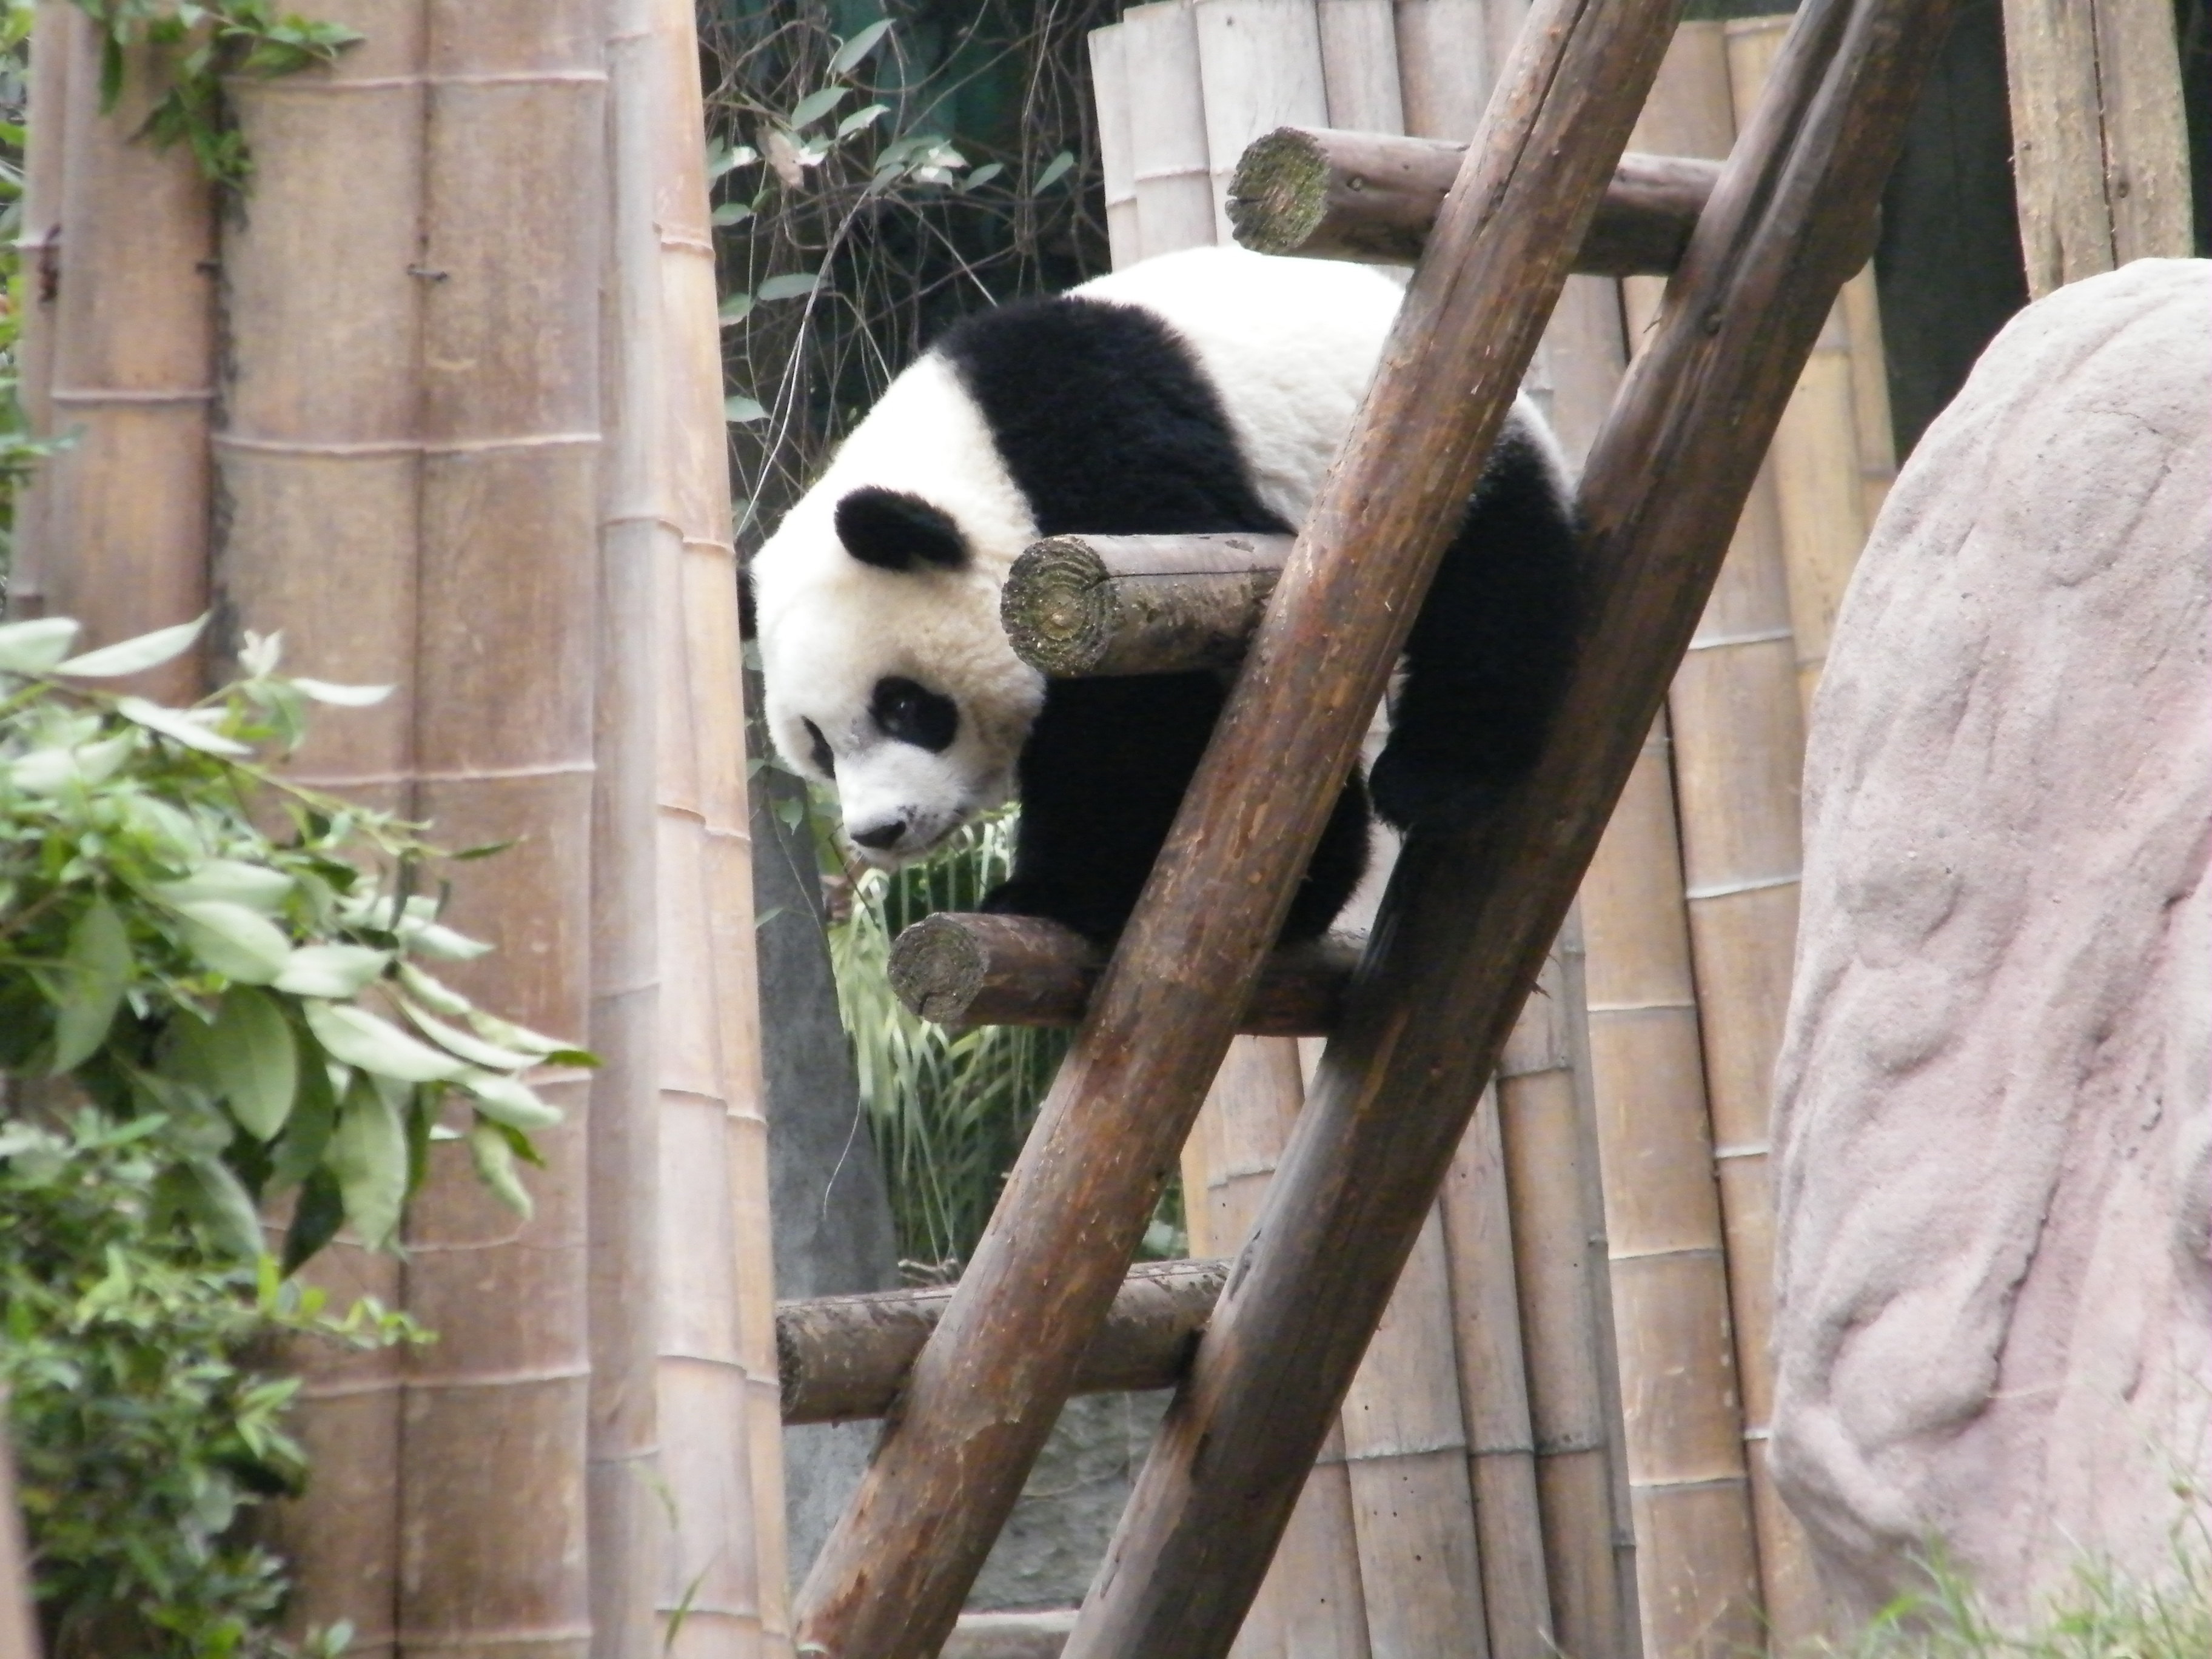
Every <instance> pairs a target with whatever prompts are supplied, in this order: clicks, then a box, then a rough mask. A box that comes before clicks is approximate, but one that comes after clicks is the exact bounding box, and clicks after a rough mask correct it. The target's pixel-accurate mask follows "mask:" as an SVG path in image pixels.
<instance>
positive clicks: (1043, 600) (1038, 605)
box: [999, 536, 1115, 678]
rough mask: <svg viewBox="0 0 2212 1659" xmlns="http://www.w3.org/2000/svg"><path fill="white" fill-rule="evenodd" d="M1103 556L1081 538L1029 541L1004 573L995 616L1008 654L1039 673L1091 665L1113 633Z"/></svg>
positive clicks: (1078, 671) (1066, 672) (1063, 673)
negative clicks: (1003, 632)
mask: <svg viewBox="0 0 2212 1659" xmlns="http://www.w3.org/2000/svg"><path fill="white" fill-rule="evenodd" d="M1107 575H1108V572H1107V568H1106V564H1105V562H1104V561H1103V559H1101V558H1100V557H1099V556H1098V555H1097V553H1095V552H1093V551H1092V550H1091V548H1090V547H1089V546H1087V545H1086V544H1085V543H1083V542H1082V541H1079V540H1078V539H1077V538H1073V537H1071V536H1054V537H1049V538H1047V539H1045V540H1043V541H1041V542H1036V543H1034V544H1031V545H1030V547H1029V549H1028V550H1026V551H1024V553H1023V555H1022V556H1021V557H1020V558H1018V559H1017V560H1015V561H1014V565H1013V568H1012V570H1011V571H1009V572H1008V573H1007V576H1006V586H1005V587H1004V589H1002V590H1001V592H1000V598H999V620H1000V624H1001V625H1002V626H1003V627H1004V628H1005V629H1006V638H1007V640H1008V641H1010V642H1011V643H1012V646H1013V647H1014V654H1015V655H1016V656H1018V657H1019V658H1021V659H1022V660H1023V661H1024V662H1026V663H1028V664H1030V666H1032V667H1034V668H1036V670H1038V671H1040V672H1041V673H1045V674H1051V675H1056V676H1060V677H1062V678H1075V677H1077V676H1079V675H1083V674H1087V673H1090V672H1091V671H1093V670H1095V669H1096V668H1097V665H1098V661H1099V659H1100V658H1101V657H1102V656H1103V654H1104V653H1105V651H1106V648H1107V646H1108V645H1109V642H1110V641H1111V638H1112V633H1113V616H1114V610H1115V606H1114V604H1113V599H1112V595H1111V592H1110V591H1109V589H1108V588H1107V586H1106V580H1107Z"/></svg>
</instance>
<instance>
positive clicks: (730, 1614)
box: [654, 0, 790, 1659]
mask: <svg viewBox="0 0 2212 1659" xmlns="http://www.w3.org/2000/svg"><path fill="white" fill-rule="evenodd" d="M654 3H655V8H656V9H655V14H654V15H655V16H656V18H657V19H658V28H657V31H656V35H657V39H658V40H659V43H660V46H661V49H662V51H663V52H664V53H665V58H664V66H663V70H662V85H663V87H664V88H665V91H666V97H667V112H666V118H665V121H664V123H663V125H662V126H661V129H660V131H661V137H662V141H663V144H664V148H663V149H662V152H661V155H660V160H659V179H660V181H661V194H660V197H659V205H658V209H657V222H658V223H659V230H660V250H661V276H662V284H663V286H662V314H663V317H664V319H665V327H666V329H667V331H668V346H669V354H670V359H669V360H670V362H671V385H670V387H669V392H670V403H671V437H672V441H673V446H674V447H673V450H672V453H671V457H670V466H671V486H672V493H673V502H674V507H675V519H676V524H677V527H678V530H679V532H680V534H681V541H680V544H673V543H664V544H663V552H662V556H663V560H664V562H663V563H662V565H661V567H660V569H659V580H658V582H657V584H656V598H657V603H658V605H659V635H658V637H659V639H660V640H661V641H665V650H664V651H663V653H662V663H661V679H660V684H659V732H660V738H659V746H658V747H659V758H658V762H657V769H658V772H659V780H660V781H659V789H658V794H657V799H658V817H659V855H660V867H661V879H660V926H661V938H662V954H661V984H662V997H661V1007H662V1022H661V1032H660V1043H661V1073H660V1079H659V1082H660V1102H661V1104H660V1131H661V1162H660V1190H661V1206H660V1218H661V1232H660V1282H661V1295H660V1308H659V1316H660V1322H661V1338H660V1340H661V1349H660V1352H661V1361H660V1371H659V1412H660V1439H661V1445H662V1449H663V1455H662V1464H661V1474H662V1479H663V1480H664V1481H665V1489H666V1491H667V1492H668V1494H669V1498H670V1500H671V1519H672V1523H673V1529H674V1536H673V1538H671V1539H670V1540H669V1541H667V1543H666V1544H665V1546H664V1547H663V1576H662V1577H661V1580H660V1583H659V1586H658V1590H657V1594H658V1595H659V1608H660V1613H661V1618H662V1622H663V1632H664V1638H665V1639H666V1640H668V1641H669V1642H670V1643H671V1646H672V1650H673V1652H675V1653H676V1654H677V1655H678V1656H692V1655H696V1656H710V1655H711V1656H723V1655H728V1656H747V1659H750V1656H751V1655H753V1654H755V1653H756V1652H757V1653H761V1654H765V1655H769V1656H774V1655H778V1654H786V1653H788V1652H789V1650H790V1634H789V1610H788V1606H787V1601H788V1590H787V1567H786V1563H785V1556H784V1534H783V1474H782V1469H783V1463H782V1413H781V1401H780V1389H779V1385H778V1380H777V1371H776V1361H775V1280H774V1277H773V1273H772V1270H771V1263H770V1246H769V1221H768V1156H767V1124H766V1121H765V1118H764V1117H763V1111H762V1100H763V1092H762V1091H763V1085H762V1077H761V1054H760V1032H759V1000H758V987H757V984H756V982H755V975H756V962H755V957H754V949H753V940H754V916H753V908H752V891H753V888H752V878H751V843H750V836H749V829H748V823H749V819H748V814H747V802H746V791H745V757H744V708H743V705H742V702H741V696H742V693H741V690H740V666H739V659H740V649H739V645H738V605H737V599H738V592H737V574H738V573H737V562H736V555H735V551H734V549H733V548H732V544H731V539H730V536H731V531H730V523H731V520H730V493H729V466H728V458H727V450H726V438H725V435H724V428H723V424H722V418H721V402H722V388H721V358H720V343H719V342H720V328H719V325H718V323H717V321H716V319H715V315H714V312H715V305H716V298H715V292H714V247H713V241H712V238H711V234H710V232H709V229H708V202H707V185H706V177H705V172H704V164H703V161H702V144H701V142H700V134H701V133H702V131H705V122H704V117H703V113H702V100H701V91H700V84H699V68H698V53H697V50H696V40H695V39H694V36H693V27H694V26H693V23H692V20H691V15H690V6H689V5H688V4H687V3H686V0H654ZM679 547H680V550H679Z"/></svg>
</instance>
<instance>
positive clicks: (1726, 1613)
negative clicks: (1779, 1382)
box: [1583, 22, 1788, 1659]
mask: <svg viewBox="0 0 2212 1659" xmlns="http://www.w3.org/2000/svg"><path fill="white" fill-rule="evenodd" d="M1734 139H1735V121H1734V119H1733V117H1732V114H1731V106H1730V104H1729V83H1728V60H1727V52H1726V47H1725V44H1724V41H1723V35H1722V32H1721V28H1720V26H1719V25H1718V24H1717V23H1704V22H1694V23H1685V24H1683V25H1682V26H1681V27H1680V28H1679V29H1677V30H1676V32H1675V35H1674V42H1673V44H1672V45H1671V46H1669V47H1668V53H1667V60H1666V62H1665V64H1662V67H1661V69H1660V71H1659V78H1658V80H1657V82H1656V84H1655V85H1654V86H1653V88H1652V93H1651V97H1650V100H1649V101H1648V102H1647V103H1646V104H1645V105H1644V113H1643V115H1642V117H1641V118H1639V119H1638V125H1637V131H1636V134H1635V137H1634V139H1633V140H1632V142H1636V143H1644V144H1647V145H1650V146H1653V147H1656V148H1662V149H1666V150H1667V151H1668V152H1669V153H1670V154H1677V155H1706V156H1723V155H1727V154H1728V151H1729V147H1730V145H1731V143H1733V142H1734ZM1623 286H1624V288H1625V289H1626V290H1627V293H1626V295H1625V298H1626V301H1628V303H1629V305H1630V307H1631V310H1632V320H1633V322H1634V323H1635V324H1636V325H1637V326H1636V327H1635V328H1634V329H1633V330H1632V332H1633V333H1634V334H1636V335H1637V336H1638V337H1640V336H1641V335H1642V333H1643V331H1644V330H1643V327H1642V326H1641V325H1643V324H1644V323H1646V322H1648V321H1649V320H1650V318H1651V316H1652V314H1653V313H1656V309H1657V304H1658V299H1659V293H1658V289H1659V286H1660V285H1659V284H1658V283H1642V282H1631V283H1625V284H1624V285H1623ZM1771 490H1772V487H1771V482H1770V481H1769V479H1768V478H1767V476H1766V474H1765V472H1764V471H1762V472H1761V474H1760V476H1759V479H1758V480H1757V481H1756V482H1755V483H1753V487H1752V490H1751V493H1750V498H1749V502H1748V504H1747V507H1746V508H1745V511H1744V513H1743V515H1742V518H1741V520H1739V522H1738V525H1737V529H1736V533H1735V540H1734V541H1733V542H1732V543H1731V545H1730V550H1729V556H1728V559H1727V561H1726V562H1724V563H1723V567H1722V574H1721V576H1720V578H1719V579H1718V583H1717V587H1719V588H1725V587H1727V586H1729V583H1730V581H1731V580H1732V575H1731V573H1732V572H1734V571H1735V570H1736V569H1738V568H1741V566H1742V564H1743V562H1744V561H1745V559H1746V558H1747V556H1749V557H1751V558H1753V560H1754V561H1755V562H1761V563H1760V568H1765V565H1766V564H1770V563H1771V562H1772V558H1773V554H1774V546H1773V542H1772V539H1771V526H1772V522H1773V505H1772V493H1771ZM1762 532H1767V533H1765V535H1764V537H1762ZM1711 614H1712V613H1711V610H1710V608H1709V610H1708V612H1707V617H1708V620H1707V621H1706V622H1705V623H1701V624H1700V629H1701V632H1709V631H1711V622H1710V618H1711ZM1782 649H1783V653H1784V659H1785V661H1786V659H1787V655H1788V647H1787V644H1786V641H1785V642H1784V646H1783V647H1782ZM1693 650H1694V647H1693ZM1679 675H1680V671H1678V678H1679ZM1669 757H1670V743H1669V731H1668V724H1667V717H1666V716H1665V714H1662V715H1661V716H1660V717H1659V719H1658V720H1657V721H1656V723H1655V724H1654V726H1653V728H1652V731H1651V734H1650V738H1649V740H1648V741H1647V743H1646V744H1645V745H1644V750H1643V751H1642V752H1641V754H1640V755H1639V756H1638V759H1637V762H1636V764H1635V768H1634V769H1633V771H1632V773H1631V774H1630V776H1629V781H1628V785H1627V787H1626V789H1625V790H1624V792H1623V794H1622V798H1621V801H1620V805H1618V806H1617V807H1615V808H1614V811H1613V817H1612V819H1611V821H1610V822H1609V823H1607V827H1606V832H1605V836H1604V839H1603V840H1602V841H1601V842H1600V843H1599V846H1598V851H1597V855H1596V857H1595V859H1593V860H1591V864H1590V872H1589V877H1588V878H1586V879H1585V880H1584V882H1583V916H1584V920H1585V923H1586V925H1587V927H1588V932H1589V956H1588V958H1587V962H1588V975H1589V1040H1590V1047H1591V1050H1592V1055H1593V1068H1592V1070H1593V1076H1592V1081H1593V1085H1594V1087H1595V1091H1596V1095H1597V1099H1598V1105H1599V1111H1600V1123H1601V1138H1602V1145H1603V1149H1604V1158H1603V1168H1604V1172H1605V1177H1606V1182H1605V1186H1606V1213H1607V1236H1608V1237H1609V1238H1610V1240H1611V1247H1612V1252H1613V1261H1612V1275H1611V1276H1612V1282H1613V1297H1614V1316H1615V1326H1616V1328H1617V1330H1618V1332H1619V1335H1620V1363H1621V1370H1622V1395H1623V1398H1624V1401H1625V1403H1626V1419H1627V1449H1628V1455H1629V1479H1630V1490H1631V1495H1632V1501H1633V1504H1634V1506H1635V1511H1636V1531H1637V1544H1638V1562H1639V1564H1640V1571H1639V1574H1638V1592H1639V1600H1640V1602H1641V1607H1642V1614H1643V1621H1644V1645H1645V1647H1646V1649H1647V1650H1649V1651H1650V1653H1651V1654H1652V1656H1653V1659H1693V1656H1694V1659H1728V1656H1733V1655H1735V1654H1738V1653H1741V1652H1744V1651H1747V1650H1753V1649H1755V1648H1757V1647H1758V1646H1759V1645H1760V1642H1761V1637H1762V1632H1761V1628H1760V1626H1759V1613H1758V1596H1759V1564H1758V1559H1757V1555H1756V1549H1755V1543H1754V1536H1753V1526H1752V1509H1751V1495H1750V1491H1749V1484H1748V1482H1749V1477H1748V1475H1747V1472H1746V1469H1745V1467H1744V1449H1743V1443H1742V1429H1743V1424H1742V1417H1741V1410H1740V1408H1739V1401H1740V1398H1741V1395H1740V1380H1739V1378H1738V1377H1737V1375H1736V1359H1735V1350H1734V1347H1733V1345H1732V1343H1731V1340H1730V1335H1731V1327H1730V1319H1729V1275H1728V1266H1727V1260H1726V1256H1725V1255H1724V1251H1723V1231H1722V1225H1721V1212H1720V1201H1719V1194H1718V1192H1717V1188H1716V1185H1715V1176H1714V1170H1713V1163H1712V1137H1711V1127H1710V1124H1709V1122H1708V1118H1707V1109H1706V1099H1705V1073H1704V1065H1703V1057H1702V1054H1701V1051H1700V1048H1699V1015H1698V1000H1697V988H1696V985H1695V982H1694V981H1693V977H1692V966H1691V951H1690V939H1689V929H1688V923H1687V917H1686V914H1685V911H1684V908H1683V903H1682V901H1681V898H1680V894H1681V891H1682V874H1681V854H1680V847H1679V844H1678V842H1677V837H1676V829H1675V805H1674V784H1673V779H1672V776H1671V773H1670V768H1669V764H1668V762H1669Z"/></svg>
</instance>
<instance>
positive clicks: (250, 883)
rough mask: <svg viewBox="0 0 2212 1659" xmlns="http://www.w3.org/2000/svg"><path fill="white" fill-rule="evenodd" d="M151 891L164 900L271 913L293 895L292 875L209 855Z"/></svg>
mask: <svg viewBox="0 0 2212 1659" xmlns="http://www.w3.org/2000/svg"><path fill="white" fill-rule="evenodd" d="M153 892H154V895H155V897H157V898H159V899H161V901H162V902H164V903H167V904H173V905H185V904H196V903H198V902H202V901H204V900H213V901H215V902H218V903H222V904H237V905H243V906H244V907H245V908H246V909H249V910H252V911H255V912H258V914H260V915H274V914H275V913H276V910H277V909H278V908H279V907H281V906H282V905H283V902H284V901H285V900H286V899H288V898H289V897H290V896H292V878H291V877H289V876H288V875H286V874H285V873H284V872H283V871H282V870H271V869H270V868H268V867H267V866H265V865H259V864H244V863H240V861H239V860H236V859H210V860H208V861H207V862H206V863H205V864H203V865H201V866H199V867H198V868H197V869H196V870H194V871H193V872H191V874H190V875H188V876H184V877H181V878H179V879H178V880H175V881H162V882H156V883H155V884H154V887H153Z"/></svg>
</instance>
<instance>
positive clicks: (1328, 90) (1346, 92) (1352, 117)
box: [1315, 0, 1406, 132]
mask: <svg viewBox="0 0 2212 1659" xmlns="http://www.w3.org/2000/svg"><path fill="white" fill-rule="evenodd" d="M1315 14H1316V22H1317V24H1318V27H1319V29H1320V33H1321V71H1322V92H1323V94H1325V96H1326V99H1327V101H1328V125H1331V126H1333V127H1341V128H1344V129H1346V130H1347V131H1353V132H1403V131H1405V130H1406V103H1405V99H1404V96H1403V95H1402V94H1401V93H1400V91H1399V89H1398V37H1397V31H1396V25H1395V21H1394V19H1393V16H1392V3H1391V0H1318V3H1317V4H1316V7H1315Z"/></svg>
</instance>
